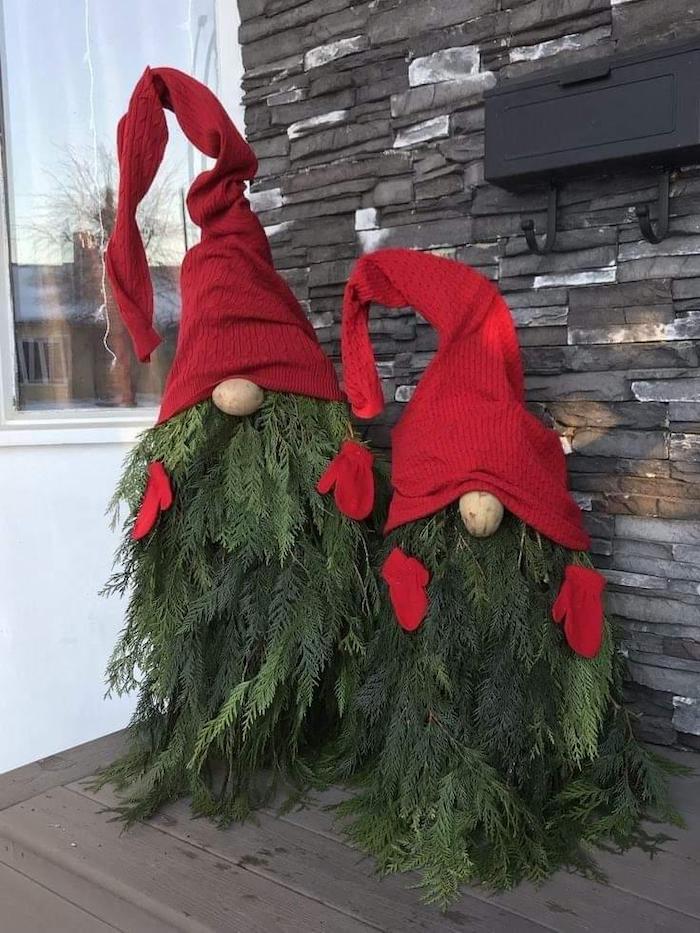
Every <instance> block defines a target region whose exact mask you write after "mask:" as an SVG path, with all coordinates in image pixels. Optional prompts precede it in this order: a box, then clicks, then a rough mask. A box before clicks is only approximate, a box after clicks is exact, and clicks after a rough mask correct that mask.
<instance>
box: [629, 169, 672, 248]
mask: <svg viewBox="0 0 700 933" xmlns="http://www.w3.org/2000/svg"><path fill="white" fill-rule="evenodd" d="M670 182H671V173H670V172H669V171H668V170H666V171H664V172H662V173H661V174H660V175H659V200H658V220H657V221H656V229H654V227H653V226H652V223H651V219H650V217H649V205H648V204H638V205H637V207H636V208H635V213H636V214H637V220H638V221H639V229H640V230H641V232H642V236H643V237H644V239H645V240H648V241H649V243H660V242H661V241H662V240H663V239H664V237H665V236H666V235H667V234H668V210H669V190H670Z"/></svg>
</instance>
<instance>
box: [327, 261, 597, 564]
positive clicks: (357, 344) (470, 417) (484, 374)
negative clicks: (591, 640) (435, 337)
mask: <svg viewBox="0 0 700 933" xmlns="http://www.w3.org/2000/svg"><path fill="white" fill-rule="evenodd" d="M373 301H376V302H378V303H380V304H383V305H385V306H387V307H390V308H400V307H405V306H407V305H410V306H412V307H413V308H415V309H416V310H417V311H419V312H420V314H421V315H422V316H423V317H424V318H425V319H426V320H427V321H428V322H429V323H430V324H432V325H433V327H435V328H436V329H437V331H438V333H439V342H438V350H437V353H436V354H435V357H434V358H433V360H432V362H431V363H430V365H429V366H428V368H427V369H426V371H425V373H424V375H423V377H422V378H421V380H420V383H419V385H418V387H417V389H416V391H415V393H414V395H413V398H412V399H411V400H410V402H409V403H408V404H407V405H406V408H405V411H404V413H403V415H402V416H401V419H400V421H399V423H398V424H397V426H396V427H395V428H394V430H393V431H392V476H391V480H392V485H393V487H394V495H393V498H392V501H391V505H390V508H389V517H388V520H387V523H386V527H385V531H386V532H388V531H391V530H392V529H393V528H396V527H397V526H399V525H402V524H404V523H406V522H411V521H414V520H415V519H418V518H423V517H425V516H427V515H431V514H433V513H434V512H437V511H439V510H440V509H442V508H444V507H445V506H447V505H449V504H450V503H451V502H454V501H456V500H457V499H459V497H460V496H461V495H462V494H463V493H465V492H470V491H473V490H483V491H485V492H490V493H492V494H493V495H494V496H496V497H497V498H498V499H499V500H500V501H501V502H502V503H503V505H504V506H505V507H506V508H508V509H510V511H511V512H513V513H514V514H515V515H517V516H518V517H519V518H520V519H522V521H524V522H525V523H526V524H528V525H530V526H532V527H533V528H535V529H536V530H537V531H539V532H541V533H542V534H543V535H545V536H546V537H548V538H551V539H552V540H553V541H556V542H557V543H559V544H562V545H564V546H565V547H568V548H572V549H586V548H588V547H589V544H590V539H589V537H588V535H587V534H586V532H585V530H584V528H583V523H582V518H581V512H580V510H579V508H578V506H577V505H576V503H575V502H574V500H573V499H572V497H571V495H570V493H569V491H568V488H567V475H566V461H565V457H564V452H563V450H562V448H561V443H560V441H559V438H558V437H557V435H556V434H555V432H553V431H551V430H549V429H548V428H546V427H545V426H544V425H543V424H542V423H541V422H540V421H539V420H538V419H537V418H536V417H535V416H534V415H532V414H530V413H529V412H528V411H527V409H526V408H525V405H524V384H523V372H522V365H521V360H520V351H519V347H518V341H517V337H516V334H515V329H514V327H513V321H512V318H511V315H510V312H509V310H508V307H507V305H506V303H505V301H504V300H503V297H502V296H501V294H500V292H499V291H498V289H497V288H496V286H495V285H494V284H493V283H492V282H490V281H489V280H488V279H486V278H484V277H483V276H482V275H479V273H477V272H475V271H474V270H473V269H470V268H469V267H468V266H465V265H463V264H462V263H458V262H454V261H452V260H449V259H443V258H441V257H439V256H435V255H432V254H430V253H420V252H416V251H413V250H403V249H387V250H379V251H378V252H375V253H370V254H368V255H366V256H363V257H362V258H361V259H360V260H359V261H358V262H357V263H356V264H355V266H354V268H353V270H352V273H351V276H350V279H349V281H348V283H347V286H346V288H345V298H344V303H343V322H342V358H343V375H344V380H345V391H346V393H347V395H348V398H349V400H350V403H351V405H352V410H353V412H354V414H356V415H358V416H359V417H361V418H371V417H374V416H375V415H376V414H378V413H379V412H380V411H381V410H382V408H383V406H384V399H383V394H382V388H381V383H380V381H379V377H378V375H377V371H376V366H375V360H374V355H373V352H372V345H371V342H370V338H369V332H368V326H367V319H368V313H369V306H370V304H371V302H373Z"/></svg>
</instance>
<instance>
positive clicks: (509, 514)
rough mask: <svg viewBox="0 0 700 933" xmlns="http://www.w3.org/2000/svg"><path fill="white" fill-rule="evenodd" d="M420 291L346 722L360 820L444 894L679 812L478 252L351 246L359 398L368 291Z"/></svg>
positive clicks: (377, 847) (368, 399)
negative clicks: (425, 328) (381, 597)
mask: <svg viewBox="0 0 700 933" xmlns="http://www.w3.org/2000/svg"><path fill="white" fill-rule="evenodd" d="M372 302H377V303H379V304H381V305H384V306H387V307H389V308H398V307H406V306H412V307H413V308H415V309H416V310H417V311H418V312H420V314H421V315H422V316H423V317H424V318H425V319H426V320H427V321H428V322H429V323H430V324H431V325H432V326H433V327H435V328H436V330H437V331H438V334H439V341H438V349H437V353H436V355H435V357H434V358H433V360H432V362H431V363H430V365H429V366H428V368H427V370H426V372H425V374H424V375H423V377H422V379H421V380H420V383H419V385H418V387H417V389H416V391H415V394H414V395H413V397H412V399H411V400H410V401H409V403H408V404H407V406H406V409H405V412H404V414H403V415H402V417H401V419H400V421H399V423H398V425H397V426H396V428H395V429H394V431H393V434H392V445H393V450H392V486H393V498H392V499H391V502H390V506H389V513H388V521H387V523H386V528H385V532H386V540H385V553H384V557H383V563H382V566H381V576H382V577H383V579H384V582H385V585H386V589H385V593H386V598H385V605H384V610H383V615H382V618H381V622H380V623H379V625H378V627H377V629H376V632H375V634H374V636H373V640H372V641H371V644H370V646H369V649H368V657H367V662H366V663H367V671H366V677H365V680H364V683H363V685H362V687H361V688H360V689H359V690H358V691H357V693H355V694H354V695H353V697H352V700H351V706H350V710H349V714H348V716H347V718H346V720H345V732H344V736H343V739H342V740H341V743H340V752H339V754H340V760H341V767H340V770H341V773H342V774H343V775H345V776H350V775H353V774H359V778H356V784H359V789H358V790H357V792H356V793H355V795H354V796H353V797H352V798H351V799H350V800H349V802H346V803H345V804H344V805H343V806H342V807H341V813H342V814H344V816H345V817H346V819H347V828H348V832H349V833H350V836H351V837H352V839H353V840H354V841H355V842H356V843H358V844H359V845H360V846H361V847H362V848H363V849H365V850H366V851H368V852H370V853H372V854H373V855H374V856H376V858H377V860H378V863H379V866H380V868H381V869H382V870H385V871H392V870H393V871H395V870H404V869H405V870H408V869H418V870H420V871H422V873H423V878H424V885H425V887H426V889H427V896H428V897H429V898H431V899H434V900H437V901H439V902H442V903H448V902H449V901H451V900H452V899H453V898H455V897H456V896H457V894H458V891H459V887H460V885H461V884H462V883H464V882H468V881H480V882H483V883H486V884H489V885H492V886H496V887H507V886H510V885H512V884H514V883H516V882H517V881H519V880H520V879H523V878H531V879H539V878H542V877H544V876H546V875H548V874H549V873H551V872H552V871H553V870H555V869H556V868H557V867H558V866H560V865H564V864H567V865H572V864H573V865H579V866H581V865H583V866H586V865H588V864H590V855H589V854H588V853H587V851H586V850H587V847H588V846H589V845H590V844H593V843H596V842H598V841H600V840H602V839H604V838H607V839H612V840H614V842H616V843H619V844H621V845H625V844H630V843H631V841H632V839H633V836H634V832H635V828H636V827H637V826H638V822H639V818H640V815H641V814H642V813H643V812H644V811H645V810H648V809H650V810H653V809H656V810H657V812H660V813H661V814H663V815H664V816H666V817H668V816H674V811H673V810H672V808H671V806H670V804H669V802H668V800H667V796H666V782H665V779H664V774H663V771H664V764H663V763H660V762H659V761H658V760H657V759H656V758H655V757H654V756H653V755H652V754H651V753H650V752H648V751H647V750H646V749H644V748H643V747H641V746H640V745H639V744H637V742H636V741H635V739H634V737H633V735H632V732H631V729H630V723H629V719H628V715H627V714H626V713H625V711H624V710H623V708H622V707H621V698H620V693H621V661H620V660H619V655H618V654H617V652H616V650H615V645H614V639H613V635H612V632H611V628H610V626H609V625H608V624H607V623H606V621H605V618H604V614H603V606H602V592H603V586H604V580H603V578H602V577H601V576H600V574H598V573H597V571H595V570H594V569H592V567H591V565H590V563H589V561H588V559H587V557H586V555H585V554H584V553H583V552H584V551H585V550H586V549H587V548H588V545H589V539H588V536H587V534H586V532H585V531H584V528H583V525H582V521H581V514H580V512H579V509H578V508H577V506H576V504H575V502H574V501H573V500H572V498H571V496H570V494H569V492H568V490H567V478H566V466H565V458H564V454H563V451H562V449H561V444H560V442H559V439H558V437H557V435H556V434H555V433H554V432H553V431H550V430H549V429H547V428H545V427H544V426H543V425H542V423H541V422H540V421H538V420H537V418H535V417H534V416H533V415H531V414H530V413H529V412H528V411H527V410H526V408H525V405H524V390H523V373H522V366H521V360H520V353H519V348H518V343H517V338H516V334H515V330H514V327H513V324H512V319H511V315H510V312H509V310H508V307H507V306H506V304H505V302H504V300H503V298H502V297H501V295H500V293H499V292H498V290H497V289H496V287H495V286H494V285H493V284H492V283H491V282H490V281H488V280H487V279H485V278H484V277H482V276H481V275H479V274H478V273H477V272H475V271H474V270H473V269H470V268H469V267H467V266H464V265H462V264H461V263H457V262H453V261H451V260H447V259H442V258H440V257H437V256H433V255H430V254H425V253H417V252H412V251H410V250H384V251H379V252H376V253H373V254H368V255H366V256H364V257H363V258H362V259H360V260H359V262H358V263H357V264H356V266H355V268H354V270H353V272H352V275H351V278H350V280H349V282H348V284H347V288H346V291H345V299H344V307H343V323H342V357H343V373H344V379H345V389H346V392H347V394H348V397H349V399H350V402H351V405H352V409H353V412H354V413H355V414H356V415H357V416H358V417H360V418H372V417H373V416H375V415H377V414H378V413H379V412H380V411H381V410H382V407H383V398H382V391H381V385H380V382H379V379H378V376H377V372H376V367H375V362H374V357H373V353H372V347H371V343H370V339H369V335H368V327H367V318H368V311H369V307H370V304H371V303H372Z"/></svg>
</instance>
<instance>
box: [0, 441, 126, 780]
mask: <svg viewBox="0 0 700 933" xmlns="http://www.w3.org/2000/svg"><path fill="white" fill-rule="evenodd" d="M127 449H128V447H127V445H126V444H121V443H120V444H117V443H114V444H112V443H101V444H89V445H87V444H85V445H84V444H69V445H62V446H54V445H50V446H40V447H37V446H27V447H23V446H15V447H0V773H1V772H3V771H7V770H9V769H11V768H15V767H17V766H19V765H22V764H25V763H27V762H29V761H33V760H35V759H37V758H42V757H45V756H46V755H51V754H54V753H55V752H59V751H62V750H63V749H66V748H70V747H71V746H72V745H76V744H78V743H80V742H85V741H88V740H89V739H92V738H95V737H97V736H99V735H104V734H106V733H108V732H111V731H113V730H115V729H118V728H120V727H121V726H123V725H125V724H126V722H127V721H128V718H129V714H130V712H131V709H132V706H133V698H127V699H121V700H120V699H116V700H105V699H104V690H105V688H104V670H105V666H106V663H107V660H108V658H109V654H110V651H111V648H112V645H113V644H114V642H115V640H116V637H117V633H118V631H119V629H120V627H121V624H122V613H123V606H121V605H120V604H119V602H118V601H117V600H113V599H111V600H107V599H104V598H101V597H99V596H98V595H97V593H98V590H99V589H100V588H101V586H102V584H103V583H104V582H105V581H106V579H107V577H108V576H109V573H110V569H111V566H112V558H113V554H114V550H115V547H116V544H117V536H116V535H114V534H112V532H111V531H110V530H109V526H108V521H107V518H106V516H105V514H104V513H105V507H106V504H107V502H108V500H109V497H110V496H111V494H112V492H113V489H114V486H115V484H116V481H117V477H118V475H119V472H120V468H121V461H122V459H123V457H124V455H125V453H126V451H127Z"/></svg>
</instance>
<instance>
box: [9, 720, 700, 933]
mask: <svg viewBox="0 0 700 933" xmlns="http://www.w3.org/2000/svg"><path fill="white" fill-rule="evenodd" d="M121 741H122V737H121V736H120V735H118V734H115V735H114V736H108V737H106V738H105V739H103V740H100V741H99V742H97V743H88V745H85V746H80V747H79V748H77V749H72V750H71V751H70V752H67V753H64V754H62V755H59V756H53V757H52V758H51V759H47V760H46V761H44V762H37V763H36V764H34V765H28V766H27V767H26V768H20V769H17V771H14V772H10V773H9V774H7V775H3V776H0V918H1V920H0V930H1V931H2V933H35V931H36V933H38V931H40V930H41V931H43V930H47V931H48V930H50V931H51V933H69V931H70V933H83V931H93V930H94V931H95V933H105V931H109V930H119V931H122V933H165V931H176V930H182V931H187V933H204V931H226V933H230V931H239V930H240V931H241V933H258V931H260V933H262V931H265V933H268V931H270V933H277V931H280V933H285V931H290V933H293V931H301V933H315V931H319V933H321V931H323V933H366V931H377V930H380V931H386V933H398V931H402V933H403V931H406V933H458V931H459V933H463V931H482V933H483V931H487V933H488V931H514V933H538V931H542V930H555V931H561V933H580V931H596V933H598V931H600V933H607V931H614V933H627V931H634V933H646V931H654V933H666V931H668V933H686V931H688V933H690V931H693V933H696V931H700V776H698V775H697V774H695V775H693V776H692V777H690V778H685V779H674V790H675V798H676V801H677V804H678V806H679V809H680V810H681V812H682V813H683V815H684V817H685V820H686V824H687V829H685V830H681V829H676V828H673V827H659V826H648V827H647V828H648V830H649V831H650V832H659V831H661V832H663V833H664V834H666V836H667V838H666V839H665V841H664V842H663V844H662V850H661V851H660V852H658V853H657V854H656V855H655V856H654V857H653V859H652V858H650V857H649V856H648V855H646V854H645V853H643V852H641V851H639V850H633V851H631V852H628V853H625V854H624V855H618V854H616V853H608V852H603V853H600V855H599V856H598V861H599V864H600V866H601V867H602V868H603V869H604V871H605V872H606V874H607V877H608V883H607V884H605V885H603V884H597V883H595V882H592V881H589V880H586V879H584V878H582V877H580V876H578V875H575V874H567V873H563V872H562V873H559V874H558V875H557V876H556V877H555V878H553V879H551V880H550V881H549V882H547V883H546V884H544V885H542V886H541V887H535V886H533V885H527V884H526V885H521V886H520V887H518V888H516V889H515V890H514V891H509V892H505V893H502V894H498V895H493V894H490V893H489V892H488V891H486V890H484V889H481V888H478V887H473V888H469V889H468V890H467V891H466V892H465V895H464V897H463V898H462V899H461V900H460V901H459V902H458V903H457V904H456V905H455V906H454V907H453V908H452V909H451V910H450V911H448V912H447V913H446V914H440V913H439V912H438V911H437V910H436V909H435V908H430V907H426V906H425V905H424V904H422V903H421V902H420V894H419V892H417V891H415V890H410V888H409V887H408V885H409V884H410V883H411V881H412V880H415V879H411V878H407V877H406V876H400V877H390V878H385V879H383V880H380V879H378V878H377V877H376V875H375V873H374V869H373V865H372V862H371V861H370V860H368V859H364V858H362V857H361V855H360V854H359V853H358V852H357V851H356V850H354V849H352V848H351V847H350V846H349V845H348V844H347V843H346V841H345V840H344V839H343V838H342V837H341V836H340V835H339V834H338V832H337V829H336V827H335V826H334V824H333V815H332V813H330V812H328V810H327V809H325V807H326V805H328V804H332V803H334V802H337V801H338V800H340V799H342V797H343V796H344V792H343V791H342V790H340V789H337V788H336V789H332V790H331V791H328V792H327V793H325V794H320V795H317V796H316V799H315V800H314V802H313V803H312V804H311V805H309V806H306V807H304V808H299V809H297V810H295V811H293V812H291V813H286V814H284V815H279V814H278V813H277V812H276V811H275V810H274V809H268V810H266V811H264V812H262V813H260V814H259V815H258V817H257V819H256V820H255V821H254V822H249V823H246V824H244V825H236V826H233V827H231V828H230V829H228V830H224V831H221V830H218V829H217V828H216V827H215V826H214V825H213V824H211V823H210V822H208V821H206V820H192V819H191V817H190V815H189V811H188V804H187V802H186V801H178V802H176V803H173V804H171V805H169V806H167V807H165V808H164V809H163V810H162V811H161V812H160V813H159V814H158V815H157V816H156V817H154V818H153V819H152V820H151V821H149V823H148V824H146V825H140V826H136V827H134V828H133V829H132V830H130V831H129V832H127V833H122V832H121V827H120V824H119V823H117V822H114V821H112V820H111V814H109V813H108V812H105V810H104V808H105V806H109V805H110V804H112V803H113V802H114V799H115V798H114V796H113V794H112V792H111V791H110V790H108V789H103V790H102V791H100V792H98V793H96V794H94V793H92V792H91V791H89V790H88V789H87V787H86V786H85V782H84V780H83V779H84V778H85V777H87V776H88V775H89V774H90V773H91V772H92V771H93V770H94V769H95V768H96V767H99V766H100V765H102V764H103V763H105V762H106V761H107V760H109V758H110V757H111V756H112V755H113V754H114V753H115V751H116V749H117V748H118V747H119V745H120V744H121ZM676 757H679V759H680V760H683V761H685V763H687V764H690V765H691V766H694V765H695V764H696V763H697V764H698V765H700V758H698V756H695V755H680V756H676ZM7 904H9V905H10V906H9V907H6V905H7ZM10 911H11V912H10ZM6 917H9V918H10V919H9V920H6V919H5V918H6Z"/></svg>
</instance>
